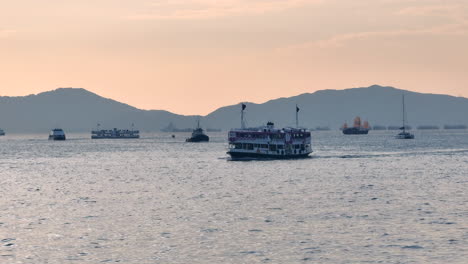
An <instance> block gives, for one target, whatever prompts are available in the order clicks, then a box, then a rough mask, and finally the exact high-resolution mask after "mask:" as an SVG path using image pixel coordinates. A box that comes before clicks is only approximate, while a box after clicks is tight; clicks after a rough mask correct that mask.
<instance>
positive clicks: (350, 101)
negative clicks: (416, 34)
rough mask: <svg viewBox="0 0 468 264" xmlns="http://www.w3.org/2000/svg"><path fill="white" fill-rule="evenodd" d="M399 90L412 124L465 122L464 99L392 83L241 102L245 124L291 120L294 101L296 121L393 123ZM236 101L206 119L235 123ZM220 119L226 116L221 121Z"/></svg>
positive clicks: (310, 124) (316, 124) (396, 122)
mask: <svg viewBox="0 0 468 264" xmlns="http://www.w3.org/2000/svg"><path fill="white" fill-rule="evenodd" d="M403 93H404V94H405V100H406V109H407V111H406V112H407V118H408V120H409V121H408V122H409V123H410V124H411V125H413V126H414V127H415V126H417V125H439V126H443V125H444V124H468V99H467V98H462V97H453V96H448V95H437V94H421V93H415V92H410V91H405V90H400V89H396V88H393V87H383V86H379V85H373V86H370V87H365V88H351V89H346V90H321V91H317V92H315V93H305V94H301V95H298V96H293V97H288V98H279V99H275V100H271V101H268V102H266V103H263V104H253V103H246V105H247V108H246V119H247V122H248V125H251V126H254V125H259V124H265V123H266V122H267V121H268V120H272V121H275V123H276V124H278V125H279V126H293V125H294V124H295V105H296V104H297V105H298V106H299V108H300V112H299V113H300V118H299V119H300V126H303V127H308V128H315V127H330V128H332V129H338V128H339V127H340V126H341V125H342V124H343V123H344V122H345V121H347V122H348V124H350V123H351V124H352V121H353V119H354V117H356V116H360V117H361V118H362V119H363V120H368V121H369V122H370V124H371V125H384V126H388V125H397V126H399V125H400V124H401V122H402V121H401V119H402V103H401V101H402V94H403ZM239 112H240V106H239V105H235V106H227V107H222V108H220V109H218V110H216V111H214V112H213V113H211V114H209V115H208V116H206V118H205V119H206V123H210V124H214V125H217V126H218V127H221V128H223V129H228V128H230V127H238V126H239V124H240V121H239V119H240V118H239ZM223 120H229V121H230V122H229V123H227V122H226V121H224V122H223Z"/></svg>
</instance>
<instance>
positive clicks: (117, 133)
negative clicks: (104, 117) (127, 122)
mask: <svg viewBox="0 0 468 264" xmlns="http://www.w3.org/2000/svg"><path fill="white" fill-rule="evenodd" d="M99 126H100V125H99V124H98V128H97V129H96V130H93V131H91V138H92V139H105V138H122V139H124V138H140V131H138V130H134V129H133V124H132V129H117V128H114V129H99Z"/></svg>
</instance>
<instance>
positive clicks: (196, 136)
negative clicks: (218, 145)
mask: <svg viewBox="0 0 468 264" xmlns="http://www.w3.org/2000/svg"><path fill="white" fill-rule="evenodd" d="M209 140H210V137H208V136H207V135H205V133H204V132H203V129H202V128H201V127H200V120H198V122H197V128H195V129H194V130H193V132H192V136H191V137H190V138H187V139H186V140H185V142H208V141H209Z"/></svg>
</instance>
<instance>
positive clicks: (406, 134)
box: [396, 94, 414, 139]
mask: <svg viewBox="0 0 468 264" xmlns="http://www.w3.org/2000/svg"><path fill="white" fill-rule="evenodd" d="M402 104H403V126H402V127H400V130H401V132H400V133H398V135H396V139H414V135H413V134H411V133H410V132H407V131H406V129H407V126H406V111H405V110H406V109H405V95H404V94H403V96H402Z"/></svg>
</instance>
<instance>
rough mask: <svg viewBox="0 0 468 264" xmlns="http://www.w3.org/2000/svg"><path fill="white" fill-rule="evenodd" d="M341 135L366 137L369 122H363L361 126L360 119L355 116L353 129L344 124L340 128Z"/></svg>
mask: <svg viewBox="0 0 468 264" xmlns="http://www.w3.org/2000/svg"><path fill="white" fill-rule="evenodd" d="M341 130H342V131H343V134H345V135H367V134H368V133H369V130H370V127H369V122H367V121H364V124H362V125H361V118H360V117H359V116H357V117H356V118H354V125H353V127H348V124H347V123H346V122H345V123H344V124H343V126H342V127H341Z"/></svg>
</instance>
